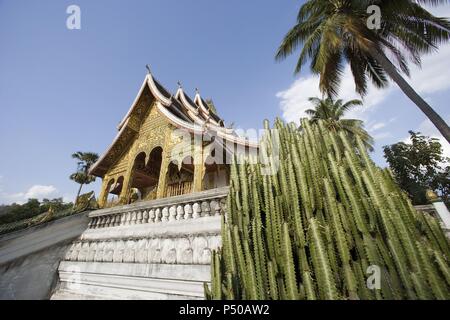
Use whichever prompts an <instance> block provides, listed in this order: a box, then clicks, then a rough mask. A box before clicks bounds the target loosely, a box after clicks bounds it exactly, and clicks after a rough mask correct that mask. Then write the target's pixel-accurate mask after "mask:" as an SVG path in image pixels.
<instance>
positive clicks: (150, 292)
mask: <svg viewBox="0 0 450 320" xmlns="http://www.w3.org/2000/svg"><path fill="white" fill-rule="evenodd" d="M228 190H229V189H228V187H224V188H218V189H212V190H207V191H202V192H197V193H191V194H185V195H181V196H175V197H170V198H163V199H157V200H151V201H142V202H136V203H133V204H130V205H124V206H118V207H113V208H108V209H101V210H96V211H92V212H90V213H89V219H90V221H89V224H88V228H87V229H86V230H85V231H84V232H83V234H81V236H80V237H79V238H77V239H76V240H75V241H73V242H72V244H71V245H70V246H69V248H68V250H67V251H66V254H65V256H64V259H63V261H62V262H61V264H60V266H59V279H60V281H59V284H58V288H57V291H56V294H55V295H54V296H53V298H54V299H65V298H67V299H72V298H77V299H79V298H89V299H91V298H110V299H115V298H117V299H172V298H176V299H180V298H181V299H183V298H189V299H191V298H193V299H202V298H203V283H204V282H209V281H210V262H211V255H212V251H213V250H215V249H217V248H219V247H220V246H221V235H220V232H221V219H222V218H221V217H222V215H223V214H225V210H226V197H227V195H228ZM74 270H75V272H74Z"/></svg>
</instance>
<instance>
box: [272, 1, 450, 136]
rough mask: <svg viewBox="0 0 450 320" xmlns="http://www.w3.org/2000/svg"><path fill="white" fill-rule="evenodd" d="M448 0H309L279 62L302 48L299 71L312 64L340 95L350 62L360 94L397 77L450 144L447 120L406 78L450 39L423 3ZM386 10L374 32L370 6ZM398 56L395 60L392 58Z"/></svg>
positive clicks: (448, 26)
mask: <svg viewBox="0 0 450 320" xmlns="http://www.w3.org/2000/svg"><path fill="white" fill-rule="evenodd" d="M448 2H449V1H448V0H395V1H392V0H344V1H340V0H308V1H306V2H305V3H304V4H303V5H302V6H301V8H300V10H299V13H298V16H297V23H296V24H295V26H294V27H293V28H292V29H291V30H290V31H289V32H288V33H287V34H286V36H285V37H284V39H283V41H282V43H281V45H280V47H279V49H278V52H277V54H276V59H278V60H281V59H285V58H286V57H287V56H289V55H290V54H292V53H293V52H294V51H295V50H296V49H297V48H299V47H302V50H301V53H300V56H299V58H298V62H297V66H296V67H295V72H296V73H298V72H300V71H301V69H302V67H303V65H304V64H305V63H306V62H307V61H308V60H310V62H311V63H310V66H311V70H312V72H313V73H314V74H318V75H320V89H321V91H322V92H324V93H327V94H328V95H329V96H335V95H337V93H338V89H339V85H340V83H341V77H342V74H343V71H344V67H345V64H346V62H347V63H348V64H349V65H350V69H351V72H352V74H353V78H354V81H355V86H356V91H357V92H358V93H359V94H361V95H362V96H363V95H365V94H366V92H367V84H368V82H369V81H371V82H372V83H373V84H374V85H375V86H376V87H379V88H384V87H386V86H387V85H388V82H389V81H388V77H389V78H391V79H392V80H393V81H394V82H395V83H397V85H398V86H399V87H400V88H401V89H402V91H403V92H404V93H405V94H406V95H407V96H408V98H409V99H411V101H413V102H414V103H415V104H416V105H417V107H419V109H420V110H422V112H423V113H424V114H425V115H426V116H427V117H428V118H429V119H430V120H431V122H432V123H433V124H434V125H435V126H436V128H437V129H438V130H439V131H440V132H441V133H442V135H443V136H444V137H445V139H447V141H448V142H450V128H449V126H448V125H447V124H446V122H445V121H444V120H443V119H442V117H441V116H440V115H439V114H437V113H436V112H435V111H434V110H433V108H432V107H431V106H430V105H429V104H428V103H427V102H426V101H425V100H424V99H423V98H422V97H420V96H419V94H417V92H416V91H414V89H413V88H412V87H411V86H410V85H409V84H408V82H407V81H406V80H405V79H404V78H403V76H402V73H403V74H405V75H407V76H409V67H408V64H409V62H412V63H414V64H416V65H420V64H421V60H420V59H421V56H422V55H423V54H426V53H429V52H432V51H435V50H436V49H437V47H438V45H439V44H441V43H444V42H447V41H448V40H449V39H450V22H449V21H448V19H447V18H440V17H435V16H434V15H432V14H431V13H430V12H428V11H427V10H426V9H425V8H423V7H422V5H429V6H433V5H438V4H444V3H448ZM371 5H377V7H378V8H379V9H380V10H381V17H380V18H381V25H380V29H370V28H369V27H368V19H369V18H370V16H369V13H367V11H368V7H369V6H371ZM389 57H391V58H392V61H391V60H390V58H389Z"/></svg>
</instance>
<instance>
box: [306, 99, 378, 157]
mask: <svg viewBox="0 0 450 320" xmlns="http://www.w3.org/2000/svg"><path fill="white" fill-rule="evenodd" d="M309 101H310V102H311V103H312V104H313V105H314V109H308V110H306V111H305V112H306V113H307V114H308V115H309V116H311V122H312V123H314V122H317V120H324V121H325V124H326V125H327V126H328V128H329V129H330V130H334V131H337V130H344V131H345V132H347V133H348V134H349V136H350V138H351V139H352V140H353V141H355V143H356V137H357V136H359V137H360V138H361V141H362V142H363V143H364V145H365V146H366V148H367V149H368V150H369V151H373V138H372V137H371V136H370V135H369V133H367V131H366V130H364V122H363V121H362V120H358V119H342V117H343V116H344V114H345V113H346V112H347V111H349V110H351V109H352V108H354V107H356V106H361V105H362V104H363V103H362V101H361V100H357V99H355V100H350V101H347V102H346V103H344V102H343V101H342V100H341V99H339V100H336V101H334V100H333V99H332V98H329V97H328V98H325V99H320V98H316V97H311V98H309Z"/></svg>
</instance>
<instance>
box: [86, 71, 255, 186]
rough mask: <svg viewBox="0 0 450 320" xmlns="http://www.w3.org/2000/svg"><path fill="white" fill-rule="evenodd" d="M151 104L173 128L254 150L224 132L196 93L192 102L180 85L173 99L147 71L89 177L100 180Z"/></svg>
mask: <svg viewBox="0 0 450 320" xmlns="http://www.w3.org/2000/svg"><path fill="white" fill-rule="evenodd" d="M153 100H155V101H156V104H154V105H155V106H156V108H157V109H158V111H159V112H160V113H161V114H162V115H164V116H165V117H166V118H167V119H168V120H169V122H170V123H172V124H173V125H174V126H175V127H177V128H181V129H185V130H187V131H189V132H191V133H194V134H210V135H213V136H217V137H219V138H221V139H223V140H224V141H229V142H232V143H234V144H238V145H242V146H245V147H249V148H258V143H256V142H252V141H250V140H248V139H247V138H243V137H240V136H238V135H237V134H236V133H235V131H234V129H231V128H226V127H225V124H224V121H223V120H222V119H221V118H220V117H219V116H218V115H217V114H216V113H215V112H213V111H212V110H210V107H209V106H208V104H207V103H206V101H205V100H204V99H203V98H202V97H201V96H200V93H199V91H198V90H197V92H196V94H195V97H194V99H193V100H192V99H191V98H190V97H189V96H188V95H187V94H186V93H185V92H184V90H183V88H182V87H181V85H180V86H179V88H178V90H177V91H176V93H175V95H173V94H171V93H169V91H168V90H167V89H165V88H164V87H163V86H162V85H161V84H160V83H159V82H158V81H157V80H156V79H155V78H154V77H153V75H152V74H151V72H150V71H149V73H148V74H147V75H146V76H145V79H144V81H143V83H142V85H141V88H140V90H139V92H138V94H137V96H136V98H135V100H134V102H133V103H132V105H131V107H130V109H129V110H128V112H127V114H126V115H125V117H124V118H123V119H122V121H121V122H120V123H119V125H118V127H117V129H118V133H117V135H116V137H115V139H114V141H113V143H112V144H111V145H110V146H109V148H108V149H107V151H106V152H105V153H104V154H103V155H102V156H101V157H100V159H99V160H98V161H97V162H96V163H95V164H94V165H93V166H92V168H91V170H90V173H91V174H93V175H96V176H99V177H102V176H103V175H104V174H105V173H106V172H107V170H108V168H109V167H111V165H113V164H114V162H115V161H116V158H117V155H118V154H120V153H121V150H123V149H124V148H125V147H126V146H127V145H128V144H129V143H130V141H131V139H132V138H133V136H134V135H135V133H136V132H137V130H136V127H137V126H138V125H139V124H138V123H136V122H138V121H140V120H141V118H142V116H143V114H144V113H145V110H147V108H149V107H150V105H151V102H152V101H153Z"/></svg>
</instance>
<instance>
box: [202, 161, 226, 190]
mask: <svg viewBox="0 0 450 320" xmlns="http://www.w3.org/2000/svg"><path fill="white" fill-rule="evenodd" d="M229 180H230V173H229V166H227V165H226V164H224V163H216V158H215V155H214V153H212V155H209V156H208V157H206V159H205V162H204V175H203V179H202V187H203V190H209V189H214V188H220V187H225V186H228V185H229Z"/></svg>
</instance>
